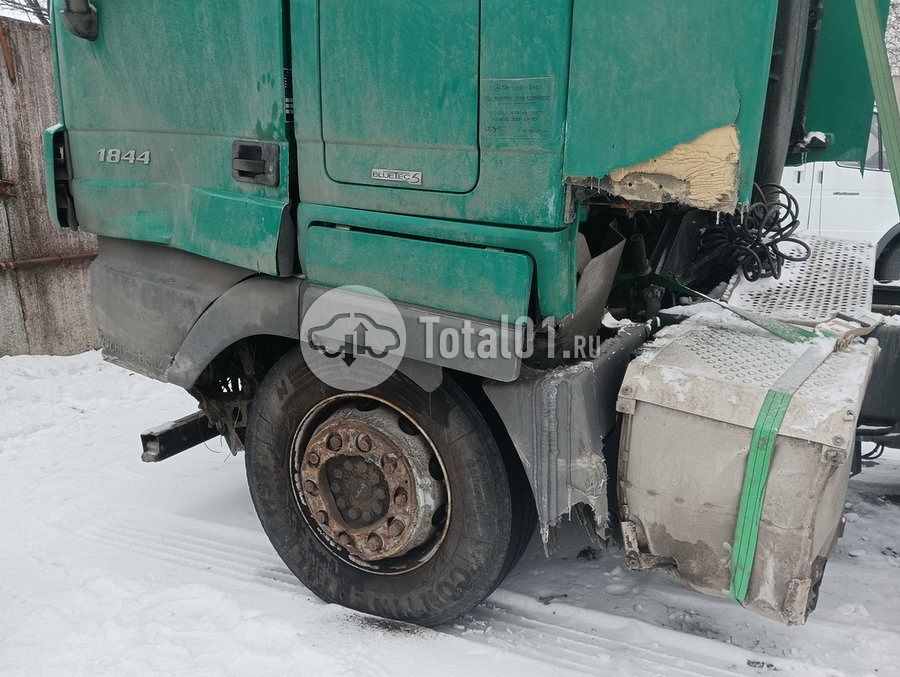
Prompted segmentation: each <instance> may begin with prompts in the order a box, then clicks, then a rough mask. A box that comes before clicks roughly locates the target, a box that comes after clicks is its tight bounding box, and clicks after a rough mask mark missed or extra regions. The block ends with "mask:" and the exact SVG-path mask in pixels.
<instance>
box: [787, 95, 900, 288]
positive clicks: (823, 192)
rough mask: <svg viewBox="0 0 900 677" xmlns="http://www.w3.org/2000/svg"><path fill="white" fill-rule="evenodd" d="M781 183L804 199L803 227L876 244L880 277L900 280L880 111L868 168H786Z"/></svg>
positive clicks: (899, 221)
mask: <svg viewBox="0 0 900 677" xmlns="http://www.w3.org/2000/svg"><path fill="white" fill-rule="evenodd" d="M782 184H783V185H784V186H785V188H787V189H788V190H789V191H790V192H791V193H792V194H793V195H794V196H795V197H796V198H797V200H799V202H800V219H801V221H802V222H803V226H802V229H803V230H806V231H807V232H809V233H811V234H813V235H824V236H827V237H836V238H841V239H846V240H865V241H868V242H875V243H876V244H877V245H878V256H879V266H878V269H877V270H876V275H877V276H878V278H879V279H881V280H882V281H890V280H896V279H898V278H900V213H898V210H897V201H896V200H895V199H894V188H893V184H892V183H891V172H890V167H889V166H888V159H887V154H886V152H885V149H884V139H883V137H882V132H881V127H880V126H879V122H878V113H875V115H874V116H873V117H872V131H871V134H870V136H869V148H868V151H867V153H866V166H865V171H863V172H861V171H860V166H859V163H858V162H811V163H809V164H805V165H802V166H800V167H786V168H785V171H784V177H783V179H782Z"/></svg>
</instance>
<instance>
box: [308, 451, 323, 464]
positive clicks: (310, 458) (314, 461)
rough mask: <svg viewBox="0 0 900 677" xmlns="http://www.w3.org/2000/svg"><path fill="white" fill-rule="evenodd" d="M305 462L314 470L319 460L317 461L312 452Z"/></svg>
mask: <svg viewBox="0 0 900 677" xmlns="http://www.w3.org/2000/svg"><path fill="white" fill-rule="evenodd" d="M306 460H307V461H309V464H310V465H311V466H312V467H313V468H315V467H316V466H317V465H319V460H320V459H319V455H318V454H317V453H315V452H313V453H311V454H310V455H309V456H307V458H306Z"/></svg>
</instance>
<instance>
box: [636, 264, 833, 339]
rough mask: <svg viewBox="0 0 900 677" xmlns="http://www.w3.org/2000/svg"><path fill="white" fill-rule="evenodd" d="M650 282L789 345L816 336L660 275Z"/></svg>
mask: <svg viewBox="0 0 900 677" xmlns="http://www.w3.org/2000/svg"><path fill="white" fill-rule="evenodd" d="M650 281H651V282H653V283H654V284H658V285H659V286H660V287H663V288H665V289H668V290H669V291H674V292H676V293H678V294H681V295H682V296H692V297H694V298H699V299H703V300H704V301H709V302H711V303H715V304H716V305H717V306H719V307H721V308H725V309H727V310H730V311H731V312H732V313H734V314H735V315H737V316H738V317H741V318H743V319H745V320H747V321H748V322H752V323H753V324H755V325H756V326H757V327H761V328H763V329H765V330H766V331H767V332H769V333H770V334H773V335H775V336H778V337H779V338H783V339H784V340H785V341H790V342H791V343H802V342H803V341H809V340H810V339H814V338H816V336H817V334H816V332H814V331H812V330H810V329H805V328H803V327H798V326H796V325H793V324H788V323H787V322H782V321H780V320H776V319H774V318H771V317H766V316H764V315H760V314H758V313H751V312H750V311H747V310H744V309H743V308H736V307H735V306H732V305H730V304H728V303H725V302H724V301H719V300H717V299H714V298H712V297H710V296H707V295H706V294H701V293H700V292H698V291H695V290H693V289H691V288H690V287H685V286H684V285H683V284H680V283H678V282H676V281H675V280H670V279H668V278H666V277H663V276H662V275H657V274H656V273H653V274H651V275H650Z"/></svg>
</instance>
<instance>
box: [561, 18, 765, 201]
mask: <svg viewBox="0 0 900 677" xmlns="http://www.w3.org/2000/svg"><path fill="white" fill-rule="evenodd" d="M777 6H778V3H777V0H764V1H760V2H752V3H743V2H742V3H736V2H719V3H711V2H706V1H705V0H679V2H665V3H660V2H654V1H653V0H632V1H631V2H606V3H596V2H588V1H587V0H575V5H574V15H573V24H572V64H571V69H572V72H571V75H570V87H569V116H568V121H567V133H566V136H567V138H566V155H565V164H564V170H565V173H566V174H567V175H568V176H569V177H582V178H584V177H592V178H594V179H596V180H598V181H600V180H603V179H604V178H606V177H607V176H609V177H610V178H611V180H612V182H613V188H614V190H613V191H612V192H614V194H623V195H630V193H628V192H627V191H626V189H631V188H634V186H628V185H627V181H626V183H625V185H624V186H623V185H622V184H621V181H620V180H617V179H616V177H620V178H621V177H623V176H627V175H628V174H635V173H637V174H638V175H639V176H638V179H639V183H641V184H647V185H652V183H653V179H654V178H655V177H658V176H662V175H665V176H666V177H670V178H665V179H664V180H662V181H659V180H658V181H656V186H657V188H656V190H657V191H662V192H663V193H665V192H666V187H667V186H670V189H671V190H672V193H673V195H672V196H671V197H672V199H671V200H669V199H667V200H659V201H682V200H683V202H684V203H685V204H689V205H693V206H696V207H706V208H729V209H731V208H733V207H734V206H735V204H736V203H737V202H738V201H740V202H745V201H747V200H748V199H749V198H750V192H751V189H752V183H753V174H754V170H755V166H756V157H757V152H758V146H759V137H760V128H761V125H762V119H763V112H764V106H765V99H766V88H767V84H768V77H769V70H770V64H771V58H772V40H773V36H774V29H775V15H776V12H777ZM673 35H677V36H683V38H681V39H682V40H683V41H684V42H683V43H680V45H679V44H676V43H674V42H673V39H672V36H673ZM687 44H690V47H689V48H684V47H685V45H687ZM729 128H732V129H733V130H735V135H736V137H737V139H738V140H739V149H740V154H739V157H738V158H735V157H733V153H732V152H731V151H733V150H734V148H733V143H732V144H731V146H732V147H731V148H730V149H729V152H726V153H724V154H722V155H721V156H720V157H718V158H716V159H715V162H714V163H713V165H714V166H715V169H713V170H711V171H712V172H713V173H714V174H717V175H720V176H721V177H722V179H723V180H720V185H718V186H716V187H715V188H714V189H713V194H714V195H715V196H716V198H715V199H713V200H710V199H708V197H707V196H704V195H703V193H704V191H703V190H701V189H700V187H699V184H698V179H699V177H700V175H701V174H702V173H703V172H702V171H701V170H699V168H700V167H706V168H707V169H710V166H709V163H708V162H706V160H707V159H708V158H707V157H705V155H706V154H701V156H700V158H698V159H699V164H696V163H695V164H692V163H687V165H686V166H685V167H682V168H679V167H678V166H677V165H671V163H669V162H668V160H670V159H671V154H672V153H673V152H675V153H676V154H679V155H682V154H683V153H682V151H683V150H684V149H683V148H682V149H680V150H675V149H676V148H677V147H679V146H682V147H683V146H684V145H685V144H687V145H688V150H690V147H691V145H696V144H698V143H699V144H700V145H701V146H704V145H706V140H705V139H703V137H704V135H706V134H707V133H709V132H712V131H713V130H723V129H724V130H728V129H729ZM719 133H721V132H719ZM714 157H715V156H714ZM654 158H657V159H658V161H657V164H658V165H665V164H668V165H669V168H668V169H666V170H665V171H663V172H656V171H652V170H650V171H647V168H646V167H642V168H641V170H640V171H639V172H635V171H634V170H633V169H630V168H632V167H633V166H634V165H641V164H642V163H647V162H650V161H652V160H654ZM736 160H738V162H735V161H736ZM735 165H737V174H738V180H737V190H736V191H733V190H732V191H728V190H724V188H728V187H729V181H730V173H731V172H732V171H734V169H735ZM623 173H624V174H623ZM707 173H708V172H707ZM660 185H662V186H663V187H662V188H659V186H660ZM685 185H686V186H687V188H685ZM698 193H699V195H698ZM628 199H632V198H628ZM710 205H714V207H710Z"/></svg>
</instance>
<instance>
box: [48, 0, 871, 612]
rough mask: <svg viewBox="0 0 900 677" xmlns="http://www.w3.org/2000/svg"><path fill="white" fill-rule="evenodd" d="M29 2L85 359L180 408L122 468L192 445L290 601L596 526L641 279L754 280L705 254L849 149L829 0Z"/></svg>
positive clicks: (382, 608)
mask: <svg viewBox="0 0 900 677" xmlns="http://www.w3.org/2000/svg"><path fill="white" fill-rule="evenodd" d="M53 4H54V6H53V7H52V14H53V24H52V35H53V44H54V54H55V58H56V73H57V83H58V94H59V101H60V124H59V125H58V126H56V127H54V128H52V129H50V130H48V131H47V133H46V138H45V145H46V164H47V194H48V202H49V209H50V212H51V216H52V217H53V218H54V220H55V221H56V223H57V225H58V226H59V227H61V228H73V229H81V230H84V231H87V232H91V233H95V234H96V235H98V236H99V238H100V250H101V253H100V256H99V258H98V259H97V261H96V262H95V263H94V265H93V271H92V274H93V299H94V307H95V317H96V319H97V324H98V326H99V328H100V331H101V334H102V338H103V349H104V356H105V358H106V359H108V360H110V361H112V362H115V363H118V364H121V365H123V366H125V367H127V368H129V369H133V370H135V371H137V372H140V373H142V374H144V375H146V376H149V377H151V378H155V379H159V380H162V381H167V382H170V383H174V384H176V385H179V386H181V387H183V388H185V389H187V390H188V391H189V392H190V393H191V394H192V395H194V396H195V397H196V399H197V400H198V403H199V405H200V412H199V413H198V414H197V415H196V416H194V417H190V418H189V419H187V420H184V421H180V422H176V424H173V425H172V426H168V427H165V428H162V429H160V430H159V431H155V432H154V431H151V433H148V435H147V436H145V438H146V439H145V453H144V458H145V460H151V461H155V460H162V459H163V458H166V457H168V456H171V455H173V454H174V453H177V452H178V451H181V450H182V449H185V448H187V446H190V445H188V442H189V441H190V442H192V443H197V442H199V441H201V440H202V439H207V438H208V437H210V436H212V435H217V434H220V433H221V434H224V435H225V436H226V438H227V440H228V442H229V444H230V445H231V448H232V449H233V450H234V451H235V452H238V451H241V450H245V451H246V457H247V470H248V477H249V482H250V490H251V495H252V496H253V500H254V504H255V506H256V509H257V512H258V514H259V516H260V518H261V521H262V523H263V527H264V528H265V529H266V532H267V533H268V535H269V537H270V538H271V540H272V542H273V544H274V546H275V548H276V549H277V550H278V552H279V554H280V555H281V556H282V558H283V559H284V561H285V563H286V564H287V566H288V567H289V568H290V569H291V570H292V571H293V572H294V573H296V574H297V575H298V577H299V578H300V579H301V580H302V581H303V582H304V584H306V585H307V586H308V587H309V588H310V589H311V590H312V591H313V592H315V593H316V594H317V595H319V596H320V597H322V598H324V599H327V600H330V601H335V602H337V603H340V604H344V605H346V606H349V607H352V608H355V609H361V610H364V611H367V612H371V613H374V614H377V615H381V616H387V617H391V618H396V619H401V620H408V621H413V622H416V623H422V624H438V623H442V622H446V621H448V620H450V619H452V618H454V617H455V616H457V615H459V614H460V613H462V612H464V611H466V610H467V609H469V608H471V607H472V606H473V605H475V604H477V603H478V602H480V601H481V600H482V599H484V598H485V597H486V596H487V595H488V594H490V592H491V591H492V590H493V589H494V588H495V587H496V586H497V585H499V583H500V581H502V579H503V577H504V576H505V575H506V573H507V572H508V571H509V570H510V569H511V568H512V567H513V566H514V565H515V563H516V561H517V560H518V558H519V557H520V556H521V554H522V551H523V549H524V547H525V545H526V543H527V542H528V540H529V538H530V536H531V534H532V531H533V529H534V527H535V524H539V525H540V530H541V535H542V538H543V541H544V543H545V545H546V546H547V547H548V549H550V548H552V544H553V532H554V529H555V526H556V525H557V524H558V522H559V520H560V519H561V518H563V517H564V516H567V515H569V514H570V513H573V512H577V513H578V514H579V516H580V517H581V518H582V521H583V522H584V523H585V525H586V526H587V528H588V531H589V533H590V534H591V536H592V537H593V538H594V539H595V540H597V541H598V542H601V543H605V542H607V541H608V540H609V539H610V538H611V534H610V525H612V526H613V527H614V526H615V519H614V518H615V517H616V516H617V515H616V507H615V500H614V498H611V496H610V495H611V494H614V493H615V492H609V491H607V487H608V485H609V484H613V483H615V481H616V480H615V466H616V463H617V460H616V453H617V449H618V446H619V442H618V438H617V435H618V434H619V430H620V425H619V418H617V417H618V415H617V413H616V411H615V407H616V396H617V394H618V391H619V387H620V386H621V385H622V380H623V378H624V376H625V371H626V369H627V368H628V365H629V362H630V360H631V358H632V357H633V356H634V354H635V353H636V352H637V351H638V350H639V349H640V347H641V345H642V344H643V343H644V342H646V341H647V340H648V339H650V338H651V336H652V334H653V333H654V332H655V331H657V330H658V329H659V327H660V324H665V323H666V322H668V321H669V320H666V321H661V316H660V311H661V310H664V309H665V308H666V307H671V306H674V305H678V304H679V303H680V301H679V298H680V296H682V295H681V294H679V293H678V291H677V290H676V291H673V288H671V287H669V288H666V287H665V285H662V284H660V283H659V280H658V279H657V276H658V277H659V278H660V279H670V278H674V279H677V280H678V281H679V283H681V284H690V285H699V286H700V287H704V291H707V290H709V289H711V288H712V287H714V286H716V284H718V283H719V282H722V281H725V280H726V279H727V277H728V276H730V274H731V273H733V272H734V271H735V269H736V268H738V267H740V266H743V267H744V271H745V272H746V271H747V270H748V268H753V265H754V264H752V263H747V262H746V257H744V258H741V257H738V258H737V259H730V262H731V263H732V265H731V268H730V269H728V270H727V271H725V272H724V273H723V266H724V264H723V261H722V260H720V259H715V257H709V256H707V257H706V259H704V250H703V247H704V246H705V245H704V240H703V237H704V233H707V232H711V231H710V230H709V229H710V228H711V227H712V226H713V224H718V223H719V222H720V221H721V220H722V219H726V220H727V219H732V220H735V219H737V220H742V219H743V218H744V217H743V216H742V215H745V214H748V213H750V214H752V213H753V211H752V210H753V208H754V206H755V207H757V208H758V207H759V204H760V201H762V202H763V209H764V210H765V202H766V200H767V199H768V197H767V195H770V193H771V191H769V192H768V193H767V192H766V190H763V189H761V188H759V187H757V188H755V187H754V186H755V184H756V185H757V186H763V187H765V186H767V185H769V184H772V183H774V182H775V179H777V178H778V177H780V176H781V173H782V171H783V168H784V166H785V164H786V163H787V162H788V161H789V159H790V158H808V157H810V156H811V155H814V156H815V158H816V159H821V160H825V159H829V160H836V159H848V160H857V159H859V158H860V157H861V156H862V155H863V154H864V153H865V150H866V144H867V139H868V128H869V120H870V118H871V110H872V102H873V98H874V96H873V90H872V86H871V84H870V78H869V74H868V70H867V62H866V58H865V52H864V50H863V41H862V36H861V33H860V22H859V19H858V15H857V4H856V3H855V2H853V1H852V0H826V2H824V3H821V2H810V0H780V1H779V0H764V1H760V2H753V3H737V2H708V1H703V0H679V2H677V3H676V2H655V1H653V0H632V1H630V2H627V3H626V2H618V3H615V2H607V3H594V2H589V1H588V0H518V1H516V2H512V1H507V0H502V1H497V2H491V3H486V2H484V3H483V2H480V1H479V0H443V1H442V2H433V3H427V2H422V3H410V2H401V1H400V0H374V1H373V0H365V1H363V0H256V1H254V2H247V1H244V0H242V1H239V2H229V3H222V2H214V1H213V0H194V1H192V2H164V1H162V0H142V1H140V2H139V1H138V0H115V1H113V0H92V1H91V2H87V1H86V0H66V1H64V0H56V1H55V2H54V3H53ZM873 6H874V5H873ZM878 7H880V8H881V10H882V12H883V11H884V10H885V8H886V2H883V1H882V0H879V5H878ZM878 21H880V22H881V29H882V32H883V27H884V19H883V18H880V19H878ZM836 63H839V64H840V66H839V67H838V66H836V65H835V64H836ZM835 100H840V101H846V102H850V103H847V104H846V105H845V106H843V107H839V108H838V109H835V107H834V106H832V105H831V104H832V102H833V101H835ZM761 195H762V197H760V196H761ZM786 204H787V207H788V208H789V207H790V202H788V203H786ZM788 212H789V209H788ZM789 221H790V219H788V222H789ZM734 222H737V221H734ZM742 222H743V221H742ZM788 225H790V224H788ZM782 235H785V237H788V236H789V234H785V233H782ZM758 240H759V241H758V242H757V245H759V246H762V250H759V251H764V252H768V253H769V254H770V255H771V251H772V250H771V247H770V246H769V244H768V243H763V242H762V239H761V238H758ZM766 247H768V249H767V248H766ZM759 259H760V256H756V260H757V261H759ZM773 261H774V263H773V262H771V261H770V262H769V264H765V263H764V262H763V261H759V266H758V268H754V269H753V270H754V271H755V272H752V271H751V272H750V273H748V275H749V276H751V277H752V276H753V275H758V276H760V277H767V276H770V275H771V274H774V273H777V272H780V270H781V266H782V264H783V263H784V262H785V261H784V259H783V258H780V259H779V257H778V256H777V255H775V256H774V258H773ZM725 263H727V262H725ZM738 264H740V265H738ZM770 264H771V265H770ZM773 265H774V267H775V268H777V271H776V270H772V269H771V268H772V266H773ZM724 267H727V266H724ZM686 271H687V272H690V274H689V275H688V274H686ZM335 290H336V291H337V292H342V290H349V291H346V293H343V294H341V295H340V296H339V297H338V296H334V295H330V294H332V292H334V291H335ZM316 308H318V310H316ZM323 308H324V309H325V312H326V314H327V313H328V312H331V313H332V315H333V316H332V317H330V319H329V318H326V319H325V320H323V321H321V322H319V323H318V324H316V325H315V326H314V327H312V329H310V327H308V326H306V325H304V320H308V318H309V317H310V316H311V314H315V313H321V312H322V309H323ZM347 308H349V310H347V312H346V313H343V314H342V313H339V312H338V310H337V309H347ZM607 310H609V311H610V312H611V313H612V314H613V315H614V316H615V317H616V318H617V319H619V320H624V319H628V320H630V321H631V322H632V324H630V325H629V326H627V327H624V328H622V329H619V330H618V331H616V330H614V329H611V328H609V327H608V326H607V327H603V326H601V321H602V319H603V317H604V314H605V313H606V312H607ZM360 313H362V314H363V315H365V320H366V322H368V321H371V323H370V324H366V322H362V323H361V324H360V323H359V316H358V314H360ZM366 313H368V314H367V315H366ZM348 318H349V319H350V320H351V321H353V323H354V326H353V327H351V329H350V330H343V329H342V330H341V332H343V333H340V332H338V333H337V334H335V333H334V332H335V331H337V330H336V329H334V328H335V327H337V326H338V325H339V324H340V322H339V320H341V321H342V320H343V319H348ZM391 321H393V322H395V325H394V326H395V329H396V330H397V331H396V332H394V333H398V336H399V333H402V334H403V341H402V355H399V354H397V353H398V350H400V348H399V346H400V343H401V341H399V340H398V341H397V345H396V346H395V345H394V343H393V333H390V332H388V334H387V336H388V338H386V339H385V340H384V341H383V342H382V344H380V345H381V347H380V348H377V347H373V344H372V343H371V341H373V340H374V339H370V340H368V341H369V342H367V339H366V338H365V336H366V332H372V333H373V334H374V333H375V332H376V330H377V329H379V328H381V329H384V328H385V323H387V324H388V325H389V324H390V323H391ZM307 324H308V322H307ZM360 327H361V328H360ZM387 329H388V330H391V328H390V327H387ZM401 330H402V331H401ZM329 331H331V332H332V333H331V334H329ZM391 331H394V330H391ZM317 332H318V333H321V334H322V337H324V339H323V341H322V342H321V343H317V341H316V340H314V338H315V337H316V336H318V334H317ZM353 332H361V334H360V336H362V338H361V339H360V340H359V341H355V340H354V341H350V340H349V337H351V336H356V334H353ZM454 332H455V334H454ZM314 335H315V336H314ZM452 335H458V336H461V337H462V338H463V340H462V343H465V342H466V340H469V339H471V340H472V341H474V345H471V346H469V347H468V348H469V349H465V347H463V348H459V347H457V349H455V350H452V349H445V348H453V345H452V344H453V340H451V339H448V340H446V341H445V338H446V337H447V336H451V337H452ZM345 336H346V337H348V340H347V341H345V342H344V343H343V344H342V343H341V342H340V339H341V338H343V337H345ZM467 336H468V339H467V338H466V337H467ZM320 338H321V337H320ZM325 339H330V342H329V340H325ZM335 340H337V343H335ZM442 342H445V343H446V344H447V345H444V343H442ZM325 344H327V345H325ZM585 346H593V347H594V348H595V349H594V350H592V351H589V352H590V354H589V355H587V354H585V353H584V351H582V352H578V349H582V348H584V347H585ZM388 353H391V354H397V359H396V360H395V361H394V362H392V363H391V364H390V369H389V370H388V372H387V373H381V372H380V371H379V367H378V366H377V364H376V363H377V362H378V358H379V357H383V356H384V355H387V354H388ZM317 356H318V357H317ZM320 357H321V359H322V360H324V362H323V364H324V366H322V365H320V368H321V371H320V370H319V369H318V368H314V365H313V364H311V363H310V362H311V361H312V362H316V361H317V360H319V358H320ZM328 360H330V363H329V362H328ZM332 367H333V368H332ZM341 370H356V375H357V376H359V377H360V378H361V379H362V381H361V383H362V385H359V384H356V385H355V386H349V387H342V384H343V383H345V381H342V380H341V379H342V378H344V377H346V376H347V374H343V376H341V375H338V376H335V377H334V378H330V377H329V374H330V375H331V376H334V374H335V373H337V372H338V371H341ZM882 418H883V417H882ZM610 505H612V512H610ZM613 531H615V529H613ZM629 562H630V563H631V561H629ZM696 587H703V586H701V585H698V586H696ZM791 618H792V619H793V620H794V622H802V619H801V620H799V621H798V620H797V618H798V617H795V616H792V617H791ZM803 619H805V615H803Z"/></svg>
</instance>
